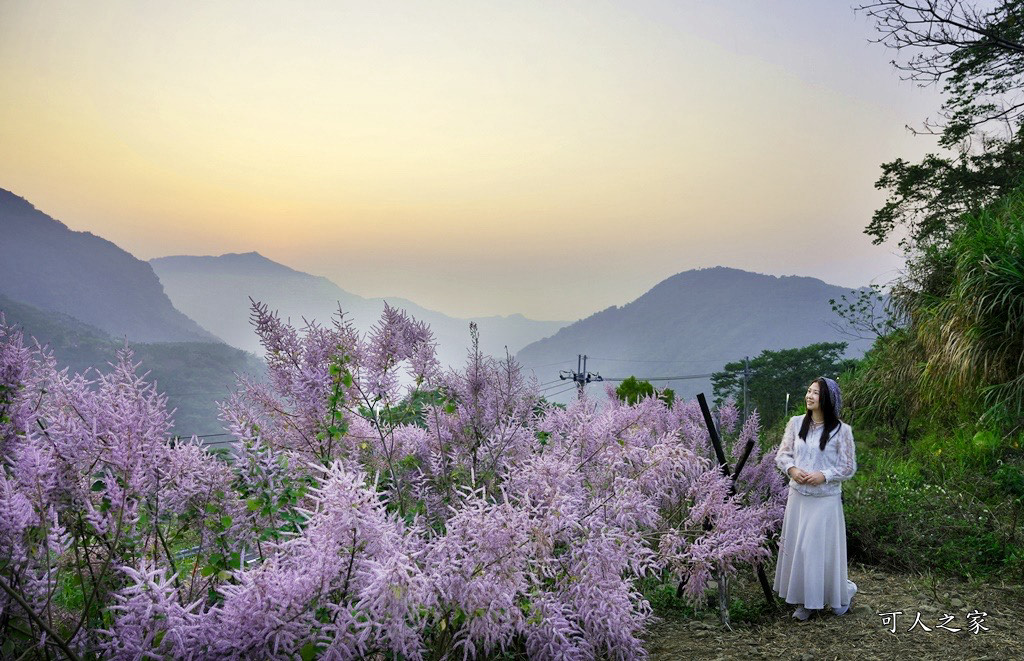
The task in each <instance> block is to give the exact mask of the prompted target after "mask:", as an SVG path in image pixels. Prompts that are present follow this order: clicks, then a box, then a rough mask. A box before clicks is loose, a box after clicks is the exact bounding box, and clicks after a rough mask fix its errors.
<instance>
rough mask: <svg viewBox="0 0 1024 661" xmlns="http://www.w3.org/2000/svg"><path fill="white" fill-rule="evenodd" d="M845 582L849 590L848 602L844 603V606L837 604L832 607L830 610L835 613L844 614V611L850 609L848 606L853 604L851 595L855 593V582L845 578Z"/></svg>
mask: <svg viewBox="0 0 1024 661" xmlns="http://www.w3.org/2000/svg"><path fill="white" fill-rule="evenodd" d="M846 583H847V590H849V592H850V603H849V604H846V605H845V606H837V607H836V608H833V609H832V612H833V613H835V614H836V615H846V613H847V612H848V611H849V610H850V606H851V605H852V604H853V595H855V594H857V584H856V583H854V582H853V581H851V580H849V579H847V581H846Z"/></svg>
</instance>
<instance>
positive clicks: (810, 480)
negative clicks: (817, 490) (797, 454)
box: [804, 471, 825, 487]
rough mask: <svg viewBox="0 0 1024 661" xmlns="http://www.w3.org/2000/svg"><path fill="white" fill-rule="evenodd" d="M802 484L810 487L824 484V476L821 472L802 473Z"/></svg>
mask: <svg viewBox="0 0 1024 661" xmlns="http://www.w3.org/2000/svg"><path fill="white" fill-rule="evenodd" d="M804 484H809V485H810V486H812V487H816V486H818V485H819V484H825V474H824V473H822V472H821V471H814V472H813V473H804Z"/></svg>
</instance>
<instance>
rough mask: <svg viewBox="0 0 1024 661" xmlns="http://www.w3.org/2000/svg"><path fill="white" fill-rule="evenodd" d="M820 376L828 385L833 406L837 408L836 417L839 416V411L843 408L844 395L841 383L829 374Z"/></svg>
mask: <svg viewBox="0 0 1024 661" xmlns="http://www.w3.org/2000/svg"><path fill="white" fill-rule="evenodd" d="M819 378H820V379H821V380H822V381H824V382H825V385H826V386H828V397H829V399H831V400H832V408H833V409H834V410H835V412H836V417H837V418H838V417H839V412H840V411H842V410H843V395H842V394H841V393H840V392H839V384H838V383H836V382H835V380H834V379H830V378H828V377H827V376H822V377H819Z"/></svg>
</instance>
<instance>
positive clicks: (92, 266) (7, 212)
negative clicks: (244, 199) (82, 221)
mask: <svg viewBox="0 0 1024 661" xmlns="http://www.w3.org/2000/svg"><path fill="white" fill-rule="evenodd" d="M0 294H4V295H6V296H8V297H10V298H11V299H13V300H15V301H20V302H24V303H27V304H29V305H32V306H34V307H37V308H40V309H42V310H49V311H53V312H60V313H63V314H67V315H70V316H72V317H74V318H75V319H78V320H80V321H82V322H85V323H86V324H89V325H92V326H95V327H97V328H99V329H101V330H102V331H104V332H106V333H109V334H110V335H112V336H114V337H123V338H127V339H128V340H130V341H133V342H219V341H220V340H219V339H218V338H217V337H215V336H214V335H213V334H211V333H210V332H208V331H207V330H205V329H203V328H202V327H200V326H199V324H197V323H196V322H194V321H193V320H191V319H189V318H188V317H186V316H185V315H184V314H182V313H181V312H179V311H178V310H176V309H175V308H174V306H173V305H172V304H171V301H170V299H169V298H168V297H167V295H166V294H165V293H164V290H163V287H162V286H161V284H160V280H159V279H158V278H157V277H156V274H155V273H154V272H153V269H152V267H151V266H150V265H149V264H147V263H146V262H144V261H141V260H139V259H137V258H135V257H134V256H132V255H131V254H130V253H128V252H127V251H125V250H122V249H121V248H119V247H118V246H116V245H114V244H113V243H111V242H110V241H107V240H106V239H103V238H101V237H98V236H96V235H94V234H91V233H89V232H75V231H72V230H70V229H69V228H68V227H67V226H66V225H64V224H63V223H61V222H60V221H58V220H55V219H54V218H51V217H50V216H48V215H46V214H45V213H43V212H42V211H39V210H38V209H36V208H35V207H34V206H33V205H32V204H31V203H29V202H28V201H27V200H25V199H24V198H21V197H19V196H17V195H15V194H14V193H12V192H10V191H7V190H4V189H2V188H0Z"/></svg>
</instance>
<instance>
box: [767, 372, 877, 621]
mask: <svg viewBox="0 0 1024 661" xmlns="http://www.w3.org/2000/svg"><path fill="white" fill-rule="evenodd" d="M805 401H806V403H807V413H806V414H805V415H798V416H794V417H793V418H792V419H790V421H789V424H788V425H786V433H785V434H784V435H783V437H782V444H781V445H780V446H779V451H778V453H777V454H776V457H775V463H776V465H778V467H779V470H781V471H782V472H783V473H785V474H786V475H788V476H789V478H790V482H789V495H788V500H787V501H786V514H785V516H784V517H783V520H782V535H781V537H780V538H779V560H778V563H776V565H775V591H776V592H777V593H778V594H779V596H780V597H782V598H783V599H785V600H786V602H787V603H790V604H796V605H797V609H796V611H795V612H794V613H793V617H795V618H796V619H798V620H806V619H807V618H809V617H810V616H811V613H812V612H813V611H815V610H819V609H822V608H824V607H825V605H826V604H828V605H829V606H831V607H832V610H833V612H835V614H836V615H843V614H845V613H846V612H847V611H848V610H849V609H850V600H851V599H853V595H854V593H855V592H856V591H857V585H856V584H855V583H854V582H853V581H851V580H849V579H848V578H847V570H846V519H845V518H844V516H843V502H842V482H843V480H848V479H850V478H851V477H853V474H854V472H856V470H857V459H856V453H855V451H854V446H853V430H852V429H851V428H850V425H848V424H846V423H844V422H842V421H840V420H839V413H840V411H841V409H842V396H841V395H840V392H839V384H838V383H836V382H835V381H834V380H832V379H828V378H825V377H821V378H818V379H815V380H814V381H813V382H812V383H811V385H810V386H809V387H808V388H807V395H806V399H805Z"/></svg>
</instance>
